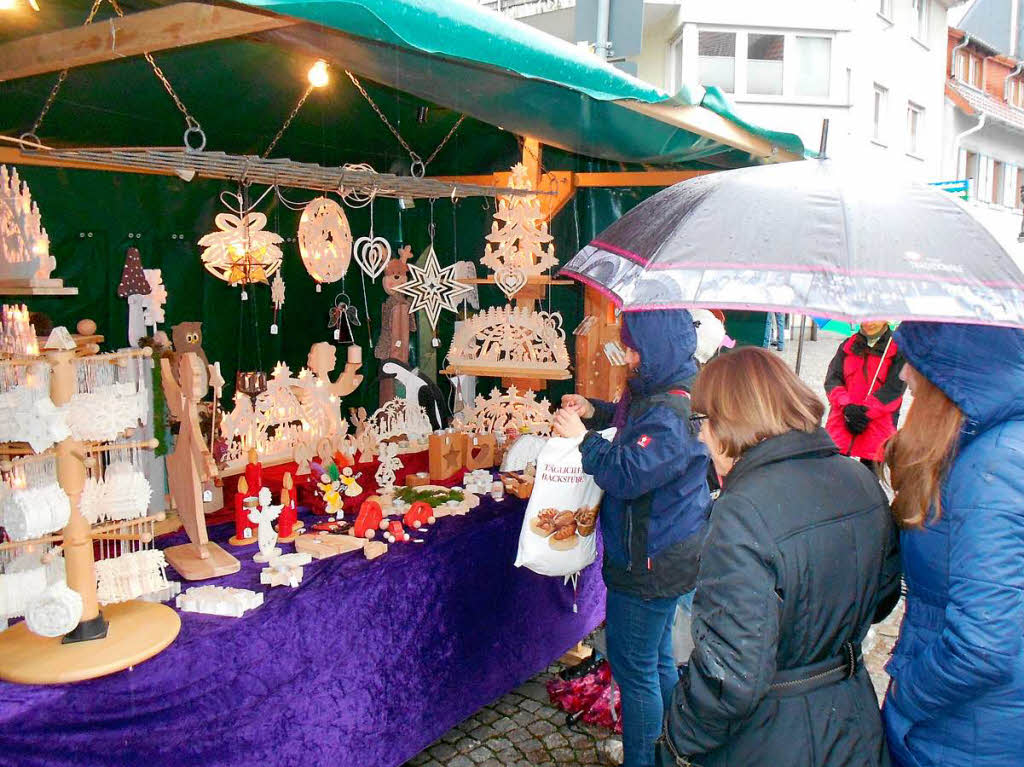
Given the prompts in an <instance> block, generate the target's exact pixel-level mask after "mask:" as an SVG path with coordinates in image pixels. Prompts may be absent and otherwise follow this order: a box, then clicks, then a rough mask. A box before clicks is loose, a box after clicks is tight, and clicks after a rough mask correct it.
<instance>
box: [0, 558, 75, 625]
mask: <svg viewBox="0 0 1024 767" xmlns="http://www.w3.org/2000/svg"><path fill="white" fill-rule="evenodd" d="M42 559H43V554H42V553H30V554H22V555H21V556H19V557H16V558H15V559H13V560H12V561H11V562H9V563H8V564H7V565H6V567H5V568H4V572H3V573H0V617H4V618H16V617H18V616H19V615H24V614H25V611H26V609H27V608H28V606H29V604H30V603H31V602H32V600H33V599H35V598H36V597H38V596H39V595H41V594H42V593H43V592H44V591H45V590H46V588H47V586H51V585H54V584H57V583H63V582H64V578H65V576H64V558H63V557H61V556H54V557H51V558H50V561H49V562H48V563H47V564H45V565H44V564H43V563H42Z"/></svg>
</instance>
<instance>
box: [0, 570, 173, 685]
mask: <svg viewBox="0 0 1024 767" xmlns="http://www.w3.org/2000/svg"><path fill="white" fill-rule="evenodd" d="M69 575H70V571H69ZM94 589H95V586H94ZM94 593H95V592H94ZM103 617H104V618H105V619H106V621H107V624H108V626H107V636H106V637H105V638H103V639H97V640H95V641H92V642H79V643H76V644H62V643H61V638H60V637H54V638H48V637H41V636H38V635H36V634H33V633H32V632H30V631H29V630H28V628H26V626H25V623H24V621H22V622H21V623H18V624H16V625H14V626H12V627H11V628H9V629H8V630H7V631H4V632H2V633H0V679H3V680H4V681H7V682H17V683H19V684H65V683H67V682H80V681H82V680H84V679H95V678H96V677H101V676H106V675H107V674H113V673H114V672H116V671H122V670H124V669H126V668H129V667H131V666H135V665H137V664H139V663H142V661H144V660H147V659H149V658H152V657H153V656H154V655H156V654H157V653H159V652H160V651H161V650H163V649H164V648H165V647H167V645H169V644H170V643H171V642H173V641H174V638H175V637H176V636H178V631H179V629H180V628H181V619H180V618H178V614H177V613H176V612H175V611H174V610H173V609H171V608H170V607H167V606H166V605H162V604H157V603H154V602H139V601H132V602H122V603H120V604H115V605H108V606H107V607H105V608H104V609H103Z"/></svg>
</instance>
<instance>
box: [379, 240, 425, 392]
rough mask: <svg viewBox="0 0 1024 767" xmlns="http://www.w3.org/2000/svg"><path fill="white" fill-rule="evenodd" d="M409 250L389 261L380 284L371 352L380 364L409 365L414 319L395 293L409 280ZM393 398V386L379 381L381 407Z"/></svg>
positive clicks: (400, 295) (406, 299)
mask: <svg viewBox="0 0 1024 767" xmlns="http://www.w3.org/2000/svg"><path fill="white" fill-rule="evenodd" d="M411 258H412V248H410V247H409V246H408V245H405V246H404V247H402V248H399V250H398V258H392V259H391V260H390V261H388V265H387V268H386V269H385V270H384V279H383V280H382V284H383V286H384V292H385V293H387V295H388V297H387V300H385V301H384V306H383V308H382V309H381V330H380V339H379V340H378V341H377V346H376V347H375V348H374V350H373V356H375V357H376V358H377V359H379V360H387V359H394V360H398V361H399V362H403V363H405V364H408V362H409V334H410V333H411V332H412V331H414V330H416V318H415V317H414V316H413V315H411V314H409V306H410V302H409V299H408V298H406V297H405V296H403V295H402V294H401V293H399V292H398V287H399V286H400V285H404V284H405V283H406V282H407V281H408V280H409V259H411ZM394 396H395V382H394V380H392V379H385V378H382V379H381V382H380V404H382V405H383V404H384V403H385V402H387V401H389V400H391V399H392V398H393V397H394Z"/></svg>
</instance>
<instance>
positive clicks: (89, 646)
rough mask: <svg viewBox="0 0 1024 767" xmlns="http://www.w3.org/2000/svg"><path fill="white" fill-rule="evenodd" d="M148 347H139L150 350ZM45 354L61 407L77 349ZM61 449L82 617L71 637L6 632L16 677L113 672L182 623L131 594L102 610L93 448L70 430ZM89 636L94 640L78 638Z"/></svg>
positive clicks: (3, 656)
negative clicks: (92, 502)
mask: <svg viewBox="0 0 1024 767" xmlns="http://www.w3.org/2000/svg"><path fill="white" fill-rule="evenodd" d="M148 352H149V350H148V349H147V350H143V351H141V352H139V353H142V354H146V355H147V356H148ZM46 359H47V361H48V362H49V363H50V371H51V372H50V398H51V399H52V400H53V404H54V405H56V406H57V407H60V406H62V405H66V404H67V403H68V402H70V401H71V397H72V396H73V395H74V392H75V388H76V384H75V368H74V360H75V351H74V350H57V351H47V352H46ZM54 452H55V454H56V460H57V482H58V483H59V484H60V486H61V488H62V489H63V490H64V492H65V493H66V494H67V496H68V499H69V500H70V502H71V516H70V518H69V520H68V524H67V526H66V527H65V528H64V532H63V536H62V537H63V548H64V565H65V571H66V573H67V584H68V587H69V588H71V589H73V590H74V591H77V592H78V594H79V595H80V596H81V597H82V618H81V623H80V624H79V627H78V628H77V629H75V631H73V632H71V634H69V635H68V636H67V637H66V638H61V637H55V638H48V637H41V636H38V635H36V634H33V633H31V632H30V631H29V630H28V628H27V627H26V625H25V623H24V622H21V623H19V624H17V625H15V626H13V627H12V628H10V629H8V630H7V631H5V632H3V633H0V679H4V680H7V681H11V682H20V683H24V684H62V683H65V682H76V681H80V680H83V679H94V678H96V677H99V676H104V675H106V674H112V673H114V672H115V671H121V670H122V669H126V668H128V667H129V666H133V665H135V664H136V663H141V662H142V661H144V660H146V659H147V658H151V657H152V656H154V655H156V654H157V653H158V652H160V651H161V650H163V649H164V648H165V647H167V645H169V644H170V643H171V642H173V641H174V638H175V637H176V636H177V635H178V630H179V629H180V628H181V621H180V620H179V619H178V615H177V613H175V612H174V610H172V609H171V608H169V607H165V606H164V605H161V604H154V603H150V602H125V603H122V604H114V605H109V606H108V607H107V608H106V609H105V611H104V613H103V614H101V613H100V608H99V602H98V601H97V595H96V566H95V559H94V550H93V535H92V528H91V526H90V525H89V523H88V522H87V521H86V519H85V517H83V516H82V512H81V508H80V501H81V496H82V488H83V487H84V485H85V476H86V471H85V468H86V467H85V461H86V449H85V446H84V445H83V444H82V443H81V442H80V441H78V440H74V439H71V438H68V439H65V440H63V441H62V442H60V443H58V444H57V446H56V448H55V450H54ZM72 638H74V639H72ZM85 639H88V640H89V641H79V640H85ZM67 640H71V641H67Z"/></svg>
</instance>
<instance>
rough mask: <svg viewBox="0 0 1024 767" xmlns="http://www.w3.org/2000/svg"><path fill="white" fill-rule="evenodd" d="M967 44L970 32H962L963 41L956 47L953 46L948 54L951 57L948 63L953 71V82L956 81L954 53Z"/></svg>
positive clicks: (969, 39)
mask: <svg viewBox="0 0 1024 767" xmlns="http://www.w3.org/2000/svg"><path fill="white" fill-rule="evenodd" d="M969 42H971V34H970V32H964V39H963V40H962V41H961V42H959V43H957V44H956V45H954V46H953V50H952V52H951V53H950V56H951V57H952V58H951V61H950V64H951V66H952V69H953V79H954V80H955V79H956V52H957V51H958V50H960V49H961V48H963V47H964V46H966V45H967V44H968V43H969ZM965 74H966V73H965Z"/></svg>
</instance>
